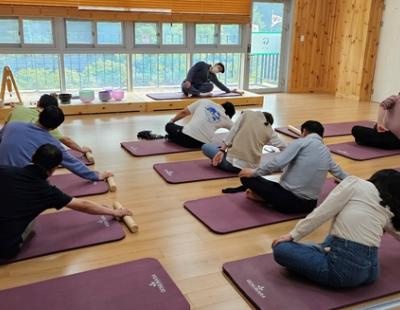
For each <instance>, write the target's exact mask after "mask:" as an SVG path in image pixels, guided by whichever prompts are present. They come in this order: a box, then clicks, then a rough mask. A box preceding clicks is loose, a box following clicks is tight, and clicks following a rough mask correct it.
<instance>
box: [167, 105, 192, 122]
mask: <svg viewBox="0 0 400 310" xmlns="http://www.w3.org/2000/svg"><path fill="white" fill-rule="evenodd" d="M190 114H191V113H190V111H189V109H188V108H187V107H186V108H184V109H183V110H181V111H179V112H178V113H176V115H175V116H174V117H173V118H171V120H170V122H171V123H175V122H177V121H179V120H181V119H182V118H185V117H186V116H189V115H190Z"/></svg>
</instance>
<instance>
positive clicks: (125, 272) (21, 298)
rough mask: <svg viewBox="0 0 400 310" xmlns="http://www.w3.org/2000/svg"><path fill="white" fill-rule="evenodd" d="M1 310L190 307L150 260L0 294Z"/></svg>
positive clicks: (100, 309)
mask: <svg viewBox="0 0 400 310" xmlns="http://www.w3.org/2000/svg"><path fill="white" fill-rule="evenodd" d="M0 309H4V310H6V309H7V310H21V309H29V310H72V309H74V310H112V309H115V310H161V309H174V310H187V309H190V305H189V303H188V302H187V300H186V299H185V297H184V296H183V295H182V293H181V292H180V290H179V288H178V287H177V286H176V285H175V283H174V282H173V281H172V279H171V277H170V276H169V275H168V273H167V272H166V271H165V269H164V268H163V267H162V266H161V265H160V263H159V262H158V261H157V260H156V259H153V258H144V259H140V260H136V261H132V262H128V263H123V264H119V265H114V266H110V267H105V268H100V269H94V270H90V271H86V272H80V273H77V274H74V275H70V276H65V277H61V278H57V279H52V280H47V281H43V282H38V283H34V284H29V285H25V286H20V287H16V288H11V289H7V290H3V291H0Z"/></svg>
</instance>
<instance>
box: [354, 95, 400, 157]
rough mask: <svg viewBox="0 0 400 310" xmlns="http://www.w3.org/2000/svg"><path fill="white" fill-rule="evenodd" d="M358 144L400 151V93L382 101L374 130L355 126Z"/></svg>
mask: <svg viewBox="0 0 400 310" xmlns="http://www.w3.org/2000/svg"><path fill="white" fill-rule="evenodd" d="M351 132H352V134H353V136H354V138H355V141H356V143H357V144H360V145H365V146H372V147H376V148H381V149H388V150H395V149H400V93H399V94H398V95H397V96H391V97H389V98H387V99H385V100H383V101H382V103H381V104H380V105H379V112H378V120H377V124H376V125H375V127H374V128H368V127H363V126H354V127H353V129H352V131H351Z"/></svg>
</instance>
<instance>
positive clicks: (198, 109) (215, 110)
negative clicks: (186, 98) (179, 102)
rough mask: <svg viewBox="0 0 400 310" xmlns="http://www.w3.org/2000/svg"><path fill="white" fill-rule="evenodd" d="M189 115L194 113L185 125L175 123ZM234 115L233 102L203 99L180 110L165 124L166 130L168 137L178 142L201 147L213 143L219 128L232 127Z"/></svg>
mask: <svg viewBox="0 0 400 310" xmlns="http://www.w3.org/2000/svg"><path fill="white" fill-rule="evenodd" d="M189 115H192V119H191V120H190V121H189V122H188V123H187V124H186V125H185V126H179V125H177V124H175V122H177V121H179V120H180V119H183V118H185V117H187V116H189ZM233 115H235V106H234V105H233V104H232V103H231V102H225V103H223V104H218V103H215V102H214V101H211V100H209V99H201V100H197V101H195V102H193V103H192V104H191V105H189V106H187V107H186V108H184V109H183V110H181V111H180V112H178V113H177V114H176V115H175V116H174V117H173V118H172V119H171V120H170V122H169V123H168V124H167V125H166V126H165V131H166V132H167V133H168V139H169V140H171V141H172V142H174V143H176V144H179V145H181V146H185V147H189V148H200V147H201V146H202V145H203V144H204V143H211V141H212V138H213V137H214V135H215V131H216V130H217V129H219V128H226V129H231V127H232V125H233V122H232V120H231V118H232V117H233Z"/></svg>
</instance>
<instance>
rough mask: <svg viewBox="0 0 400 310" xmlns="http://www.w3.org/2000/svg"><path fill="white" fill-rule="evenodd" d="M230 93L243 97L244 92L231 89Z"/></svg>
mask: <svg viewBox="0 0 400 310" xmlns="http://www.w3.org/2000/svg"><path fill="white" fill-rule="evenodd" d="M231 93H237V94H240V95H243V94H244V91H242V90H238V89H236V88H235V89H232V90H231Z"/></svg>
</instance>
